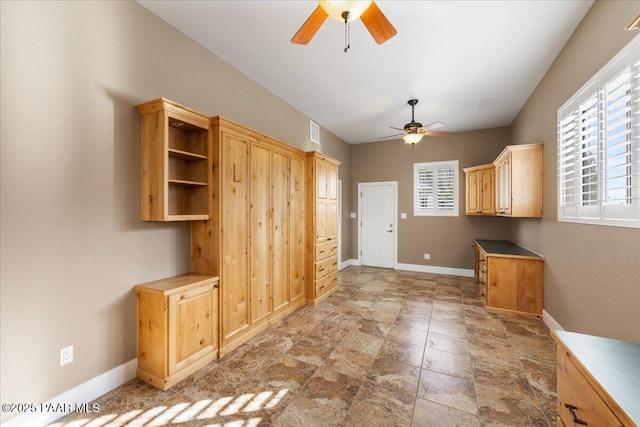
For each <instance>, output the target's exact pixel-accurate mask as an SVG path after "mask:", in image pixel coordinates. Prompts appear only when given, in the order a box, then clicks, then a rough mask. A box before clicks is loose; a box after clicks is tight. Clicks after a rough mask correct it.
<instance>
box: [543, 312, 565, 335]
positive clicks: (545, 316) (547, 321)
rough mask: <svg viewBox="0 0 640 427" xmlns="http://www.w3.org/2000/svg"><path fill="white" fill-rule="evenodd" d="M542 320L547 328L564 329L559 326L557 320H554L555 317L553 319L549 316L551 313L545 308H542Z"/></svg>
mask: <svg viewBox="0 0 640 427" xmlns="http://www.w3.org/2000/svg"><path fill="white" fill-rule="evenodd" d="M542 322H543V323H544V324H545V325H547V328H549V329H552V330H553V329H559V330H561V331H564V328H563V327H562V326H560V324H559V323H558V322H556V319H554V318H553V317H551V315H550V314H549V313H547V311H546V310H542Z"/></svg>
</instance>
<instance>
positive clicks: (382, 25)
mask: <svg viewBox="0 0 640 427" xmlns="http://www.w3.org/2000/svg"><path fill="white" fill-rule="evenodd" d="M319 3H320V5H319V6H318V7H316V10H314V11H313V13H312V14H311V16H309V18H307V20H306V21H305V23H304V24H302V27H300V29H299V30H298V32H297V33H296V34H295V35H294V36H293V38H292V39H291V43H294V44H307V43H309V42H310V41H311V39H312V38H313V36H314V35H315V34H316V32H317V31H318V30H319V29H320V27H321V26H322V24H323V23H324V21H325V20H326V19H327V17H328V16H330V17H331V18H333V19H335V20H336V21H338V22H344V25H345V49H344V51H345V52H346V51H348V50H349V40H348V38H349V34H348V31H349V27H348V24H349V23H350V22H351V21H355V20H357V19H358V18H360V20H361V21H362V23H363V24H364V26H365V27H366V28H367V30H369V33H371V36H372V37H373V39H374V40H375V41H376V43H378V44H382V43H384V42H386V41H387V40H389V39H390V38H391V37H393V36H395V35H396V34H397V31H396V29H395V28H394V27H393V25H391V23H390V22H389V20H388V19H387V17H386V16H384V14H383V13H382V11H381V10H380V8H379V7H378V6H377V5H376V3H375V2H373V1H331V0H320V1H319Z"/></svg>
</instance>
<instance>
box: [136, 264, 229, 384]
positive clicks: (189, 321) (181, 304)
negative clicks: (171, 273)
mask: <svg viewBox="0 0 640 427" xmlns="http://www.w3.org/2000/svg"><path fill="white" fill-rule="evenodd" d="M135 289H136V294H137V321H138V346H137V347H138V349H137V354H138V369H137V371H136V374H137V376H138V377H139V378H140V379H141V380H143V381H145V382H147V383H149V384H151V385H153V386H155V387H157V388H159V389H161V390H167V389H168V388H170V387H171V386H173V385H174V384H176V383H177V382H179V381H181V380H183V379H184V378H186V377H187V376H189V375H191V374H192V373H193V372H195V371H196V370H198V369H200V368H201V367H203V366H205V365H206V364H207V363H209V362H211V361H212V360H214V359H216V358H217V357H218V333H217V329H218V278H217V277H212V276H205V275H199V274H185V275H181V276H176V277H170V278H167V279H162V280H156V281H154V282H149V283H144V284H141V285H137V286H135Z"/></svg>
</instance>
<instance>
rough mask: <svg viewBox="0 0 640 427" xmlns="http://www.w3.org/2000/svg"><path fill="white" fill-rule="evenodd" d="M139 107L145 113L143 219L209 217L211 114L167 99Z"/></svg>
mask: <svg viewBox="0 0 640 427" xmlns="http://www.w3.org/2000/svg"><path fill="white" fill-rule="evenodd" d="M136 108H137V109H138V111H139V112H140V114H141V116H142V204H141V207H142V209H141V216H142V219H143V220H145V221H184V220H201V219H209V191H208V185H209V181H208V166H209V161H208V154H209V153H208V147H209V118H208V117H207V116H205V115H203V114H201V113H198V112H197V111H194V110H191V109H189V108H187V107H185V106H183V105H180V104H177V103H174V102H172V101H169V100H167V99H164V98H160V99H156V100H153V101H149V102H146V103H144V104H140V105H138V106H136Z"/></svg>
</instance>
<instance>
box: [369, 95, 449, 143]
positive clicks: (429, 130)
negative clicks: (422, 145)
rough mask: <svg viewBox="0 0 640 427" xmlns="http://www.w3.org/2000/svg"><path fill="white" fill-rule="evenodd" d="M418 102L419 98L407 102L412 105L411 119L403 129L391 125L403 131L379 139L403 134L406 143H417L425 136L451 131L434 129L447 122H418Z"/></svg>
mask: <svg viewBox="0 0 640 427" xmlns="http://www.w3.org/2000/svg"><path fill="white" fill-rule="evenodd" d="M417 103H418V100H417V99H410V100H409V101H407V104H409V105H411V121H410V122H409V123H407V124H406V125H404V127H403V128H402V129H401V128H397V127H393V126H390V127H391V129H397V130H401V131H402V133H397V134H394V135H387V136H383V137H380V138H378V139H385V138H391V137H393V136H400V135H402V139H403V140H404V143H405V144H411V145H415V144H417V143H418V142H420V140H421V139H422V137H423V136H445V135H447V134H448V133H449V132H444V131H435V130H434V129H439V128H441V127H443V126H445V124H444V123H442V122H434V123H431V124H428V125H426V126H422V123H419V122H416V120H415V118H414V108H415V106H416V104H417Z"/></svg>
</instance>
